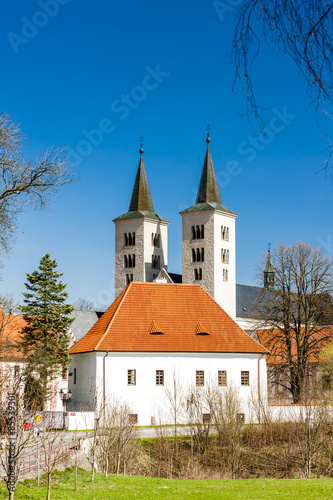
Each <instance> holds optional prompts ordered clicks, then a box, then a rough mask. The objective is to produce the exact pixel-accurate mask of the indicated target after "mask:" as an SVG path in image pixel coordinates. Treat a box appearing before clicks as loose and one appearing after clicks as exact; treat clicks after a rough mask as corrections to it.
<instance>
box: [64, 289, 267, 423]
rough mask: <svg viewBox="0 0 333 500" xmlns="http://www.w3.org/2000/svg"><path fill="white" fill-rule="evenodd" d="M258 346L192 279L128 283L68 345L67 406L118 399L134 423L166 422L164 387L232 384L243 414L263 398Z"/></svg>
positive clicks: (90, 405) (262, 352) (79, 407)
mask: <svg viewBox="0 0 333 500" xmlns="http://www.w3.org/2000/svg"><path fill="white" fill-rule="evenodd" d="M266 354H267V351H266V349H265V348H264V347H263V346H262V345H261V344H259V342H257V341H255V340H254V339H253V338H252V337H250V336H249V335H247V334H246V333H245V332H244V331H243V330H242V329H241V328H240V327H239V326H238V325H237V323H236V322H235V321H234V320H233V319H232V318H231V317H230V316H229V315H228V314H227V313H226V312H225V311H224V310H223V309H222V308H221V307H220V306H219V305H218V304H217V302H215V300H214V299H213V298H212V297H211V296H210V295H209V294H208V293H207V292H206V291H205V290H204V289H203V288H202V287H201V286H200V285H196V284H193V285H186V284H172V283H138V282H132V283H130V284H129V285H128V286H127V287H126V288H125V290H123V292H122V293H121V294H120V295H119V296H118V297H117V299H116V300H115V302H114V303H113V304H112V305H111V306H110V307H109V309H108V310H107V311H106V312H105V313H104V314H103V316H102V317H101V318H100V319H99V320H98V321H97V323H96V324H95V325H94V326H93V327H92V328H91V330H90V331H89V332H88V333H87V334H86V335H85V336H84V337H83V338H82V339H81V340H79V341H78V342H77V343H76V344H75V345H74V346H73V347H72V348H71V350H70V355H71V359H72V361H71V367H70V372H71V374H72V375H71V376H70V377H69V389H70V390H71V391H72V400H71V401H70V402H69V409H70V410H72V411H75V410H76V411H79V410H82V411H91V410H93V409H94V405H95V398H97V402H98V403H100V404H102V405H103V403H104V402H107V401H109V400H110V399H111V398H113V397H115V398H116V399H121V400H122V401H123V402H126V403H128V404H129V406H130V407H131V411H132V414H133V415H134V416H135V417H134V418H135V420H136V421H137V423H138V424H139V425H150V424H151V423H154V422H158V421H159V419H160V418H162V421H163V422H164V423H167V422H168V421H169V422H170V421H171V422H172V418H171V417H170V413H169V411H168V400H167V396H166V391H165V389H166V388H169V389H172V384H173V379H174V376H175V374H176V376H177V378H178V380H179V383H180V386H181V387H182V389H183V390H184V392H185V393H186V392H188V391H189V390H190V388H198V389H200V388H202V389H204V388H205V387H206V386H207V385H209V384H210V385H213V386H214V387H216V388H217V389H218V390H221V391H223V390H225V389H226V388H228V387H234V388H235V389H237V392H239V395H240V398H241V401H242V413H243V414H244V418H245V421H249V420H250V419H251V420H253V418H254V417H253V415H252V414H251V408H250V400H251V399H252V400H253V398H254V399H257V401H258V399H259V397H261V398H263V397H265V393H266V383H267V374H266V360H265V355H266Z"/></svg>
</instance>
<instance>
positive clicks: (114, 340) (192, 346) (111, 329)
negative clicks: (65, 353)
mask: <svg viewBox="0 0 333 500" xmlns="http://www.w3.org/2000/svg"><path fill="white" fill-rule="evenodd" d="M153 330H155V334H154V333H153ZM156 330H158V331H156ZM203 330H204V331H203ZM156 333H160V334H159V335H156ZM200 333H208V335H200ZM91 351H125V352H229V353H256V354H257V353H258V354H259V353H267V350H266V349H265V348H264V347H263V346H262V345H261V344H259V343H258V342H257V341H255V340H254V339H253V338H252V337H250V336H249V335H247V333H245V332H244V331H243V330H242V329H241V328H240V327H239V326H238V325H237V323H235V321H234V320H233V319H232V318H231V317H230V316H229V315H228V314H227V313H226V312H225V311H224V310H223V309H222V308H221V307H220V306H219V305H218V304H217V302H215V300H213V299H212V298H211V296H210V295H209V294H208V293H207V292H206V291H205V290H204V289H203V288H202V287H201V286H200V285H185V284H174V283H138V282H132V283H130V284H129V285H128V286H127V288H125V290H124V291H123V292H122V293H121V294H120V295H119V297H118V298H117V299H116V300H115V302H114V303H113V304H112V305H111V306H110V307H109V309H108V310H107V311H106V312H105V313H104V314H103V316H102V317H101V318H100V319H99V320H98V321H97V323H95V325H94V326H93V327H92V328H91V330H90V331H89V332H88V333H87V334H86V335H85V336H84V337H83V338H82V339H81V340H79V341H78V342H77V343H76V344H75V345H74V346H73V347H72V348H71V350H70V354H77V353H82V352H91Z"/></svg>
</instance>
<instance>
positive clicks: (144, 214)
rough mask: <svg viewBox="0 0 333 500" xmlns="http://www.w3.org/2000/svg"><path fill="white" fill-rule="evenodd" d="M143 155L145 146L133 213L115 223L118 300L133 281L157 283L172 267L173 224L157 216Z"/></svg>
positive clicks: (118, 218) (135, 187) (116, 294)
mask: <svg viewBox="0 0 333 500" xmlns="http://www.w3.org/2000/svg"><path fill="white" fill-rule="evenodd" d="M142 154H143V149H142V146H141V149H140V161H139V167H138V171H137V174H136V179H135V183H134V188H133V193H132V199H131V203H130V206H129V211H128V212H126V213H125V214H123V215H120V216H119V217H117V218H116V219H114V221H113V222H114V223H115V225H116V249H115V296H116V297H118V295H119V294H120V293H121V292H122V291H123V289H124V288H125V286H126V285H128V284H129V283H130V282H131V281H153V280H154V279H155V278H156V276H157V275H158V273H159V272H160V270H161V269H162V268H165V269H167V264H168V225H169V222H168V221H167V220H166V219H163V218H162V217H160V216H159V215H157V214H156V213H155V210H154V205H153V200H152V197H151V194H150V189H149V184H148V179H147V174H146V169H145V165H144V162H143V157H142Z"/></svg>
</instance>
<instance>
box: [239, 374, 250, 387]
mask: <svg viewBox="0 0 333 500" xmlns="http://www.w3.org/2000/svg"><path fill="white" fill-rule="evenodd" d="M241 385H250V372H248V371H243V372H241Z"/></svg>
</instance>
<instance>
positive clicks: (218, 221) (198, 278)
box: [180, 134, 237, 319]
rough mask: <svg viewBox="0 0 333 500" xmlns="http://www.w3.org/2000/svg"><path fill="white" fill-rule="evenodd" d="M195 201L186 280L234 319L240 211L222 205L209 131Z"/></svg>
mask: <svg viewBox="0 0 333 500" xmlns="http://www.w3.org/2000/svg"><path fill="white" fill-rule="evenodd" d="M206 142H207V151H206V157H205V161H204V166H203V169H202V174H201V180H200V186H199V191H198V196H197V200H196V204H195V205H193V206H192V207H190V208H187V209H186V210H183V211H182V212H180V213H181V215H182V218H183V283H198V284H200V285H202V286H203V288H205V290H206V291H207V292H208V293H209V294H210V295H211V296H212V297H213V298H214V299H215V300H216V301H217V302H218V303H219V305H220V306H221V307H222V308H223V309H224V310H225V311H226V312H227V313H228V314H229V315H230V316H231V317H232V318H233V319H235V317H236V244H235V219H236V217H237V214H235V213H234V212H232V211H231V210H229V208H226V207H225V206H224V205H222V201H221V196H220V192H219V188H218V185H217V180H216V175H215V170H214V165H213V160H212V157H211V153H210V148H209V143H210V138H209V134H208V137H207V139H206Z"/></svg>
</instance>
